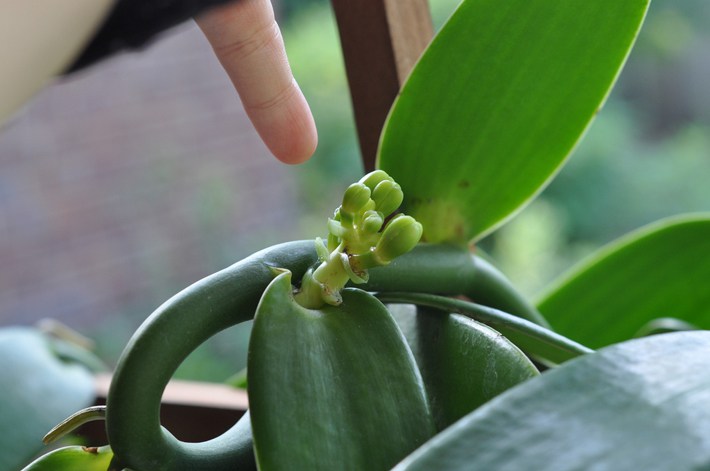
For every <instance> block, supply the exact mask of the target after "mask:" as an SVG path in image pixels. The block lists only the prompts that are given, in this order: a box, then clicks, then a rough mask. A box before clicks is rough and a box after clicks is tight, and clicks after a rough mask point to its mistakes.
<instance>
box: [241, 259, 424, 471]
mask: <svg viewBox="0 0 710 471" xmlns="http://www.w3.org/2000/svg"><path fill="white" fill-rule="evenodd" d="M291 289H292V288H291V274H290V273H283V274H281V275H279V276H278V277H277V278H275V279H274V281H273V282H272V283H271V284H270V285H269V287H268V288H267V289H266V291H265V292H264V295H263V296H262V299H261V302H260V304H259V308H258V309H257V312H256V316H255V319H254V329H253V331H252V336H251V340H250V345H249V364H248V369H247V371H248V384H249V397H250V410H251V415H252V427H253V431H254V449H255V452H256V457H257V463H258V465H259V469H261V470H264V471H269V470H282V469H304V470H305V469H352V470H359V469H373V470H377V469H388V468H391V467H392V466H394V465H395V464H396V463H397V462H398V461H399V460H400V459H401V457H402V456H404V455H406V454H408V453H409V452H411V451H413V450H414V449H415V448H417V446H419V445H421V444H422V443H424V442H425V441H426V440H428V439H429V438H430V437H431V436H432V435H433V434H434V424H433V419H432V416H431V412H430V410H429V404H428V402H427V399H426V395H425V392H424V385H423V383H422V379H421V375H420V374H419V370H418V369H417V367H416V364H415V363H414V358H413V357H412V354H411V352H410V351H409V349H408V347H407V345H406V343H405V340H404V338H403V337H402V333H401V332H400V331H399V329H398V328H397V326H396V324H395V322H394V320H393V319H392V317H391V315H390V314H389V312H388V311H387V309H386V308H385V307H384V306H383V305H382V304H381V303H380V302H379V301H378V300H377V299H375V298H374V297H372V295H370V294H367V293H365V292H364V291H360V290H345V291H344V292H343V293H342V297H343V301H342V304H340V305H339V306H337V307H335V306H328V305H326V306H324V307H322V308H321V309H318V310H310V309H305V308H303V307H302V306H300V305H299V304H298V303H296V302H294V300H293V298H292V296H291Z"/></svg>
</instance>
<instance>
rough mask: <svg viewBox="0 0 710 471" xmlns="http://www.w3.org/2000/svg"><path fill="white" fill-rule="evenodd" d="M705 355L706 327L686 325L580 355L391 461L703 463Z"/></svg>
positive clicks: (708, 393) (568, 465)
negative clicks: (691, 328) (689, 328)
mask: <svg viewBox="0 0 710 471" xmlns="http://www.w3.org/2000/svg"><path fill="white" fill-rule="evenodd" d="M709 354H710V334H709V333H708V332H697V333H689V332H684V333H680V334H669V335H664V336H657V337H650V338H647V339H643V340H635V341H631V342H626V343H622V344H619V345H614V346H613V347H609V348H606V349H604V350H601V351H599V352H598V353H595V354H591V355H586V356H584V357H582V358H580V359H578V360H574V361H571V362H569V363H567V364H565V365H563V366H561V367H559V368H557V369H555V370H554V371H551V372H549V373H547V374H544V375H542V376H540V377H538V378H535V379H533V380H531V381H527V382H526V383H524V384H522V385H520V386H518V387H516V388H514V389H511V390H510V391H508V392H506V393H503V394H502V395H501V396H499V397H498V398H496V399H495V400H494V401H491V402H489V403H488V404H486V405H484V406H483V407H481V408H480V409H478V410H477V411H475V412H473V413H472V414H470V415H468V416H466V417H465V418H464V419H463V420H461V421H459V422H457V423H456V424H455V425H454V426H452V427H451V428H449V429H448V430H445V431H444V432H443V433H441V434H440V435H438V436H437V437H435V438H434V439H432V440H431V441H430V442H428V443H427V444H426V445H424V446H423V447H421V448H420V449H419V450H417V451H416V452H415V453H413V454H412V455H411V456H410V457H408V458H407V459H406V460H404V462H402V463H401V464H400V465H399V466H397V467H396V468H395V470H396V471H404V470H412V471H414V470H431V469H437V470H442V471H454V470H470V469H490V470H494V469H546V470H572V469H613V470H617V469H618V470H622V469H643V470H648V471H656V470H657V471H667V470H669V469H677V470H680V469H683V470H691V469H705V468H707V465H708V463H710V448H708V446H707V445H706V444H704V443H703V442H704V440H703V439H700V438H699V436H701V435H704V434H703V431H707V430H708V429H710V414H708V412H707V410H706V409H705V408H704V407H702V406H701V404H704V403H706V402H707V401H708V399H710V376H709V375H708V372H707V371H708V370H707V368H706V363H707V362H706V359H707V357H708V355H709ZM679 378H682V380H680V381H679Z"/></svg>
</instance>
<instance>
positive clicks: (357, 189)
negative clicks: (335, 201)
mask: <svg viewBox="0 0 710 471" xmlns="http://www.w3.org/2000/svg"><path fill="white" fill-rule="evenodd" d="M370 193H371V191H370V189H369V188H368V187H367V186H365V185H363V184H362V183H353V184H352V185H350V186H349V187H348V189H347V190H345V194H344V195H343V204H342V206H341V207H340V212H341V217H342V216H349V217H350V218H352V217H353V216H354V215H355V214H357V213H359V212H360V210H362V208H363V207H364V206H365V205H366V204H367V203H368V202H369V201H370Z"/></svg>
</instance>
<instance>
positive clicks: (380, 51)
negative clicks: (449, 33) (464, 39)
mask: <svg viewBox="0 0 710 471" xmlns="http://www.w3.org/2000/svg"><path fill="white" fill-rule="evenodd" d="M332 4H333V10H334V12H335V18H336V20H337V23H338V29H339V31H340V42H341V47H342V49H343V56H344V59H345V69H346V72H347V76H348V83H349V86H350V95H351V98H352V103H353V110H354V113H355V124H356V126H357V131H358V139H359V141H360V151H361V154H362V160H363V164H364V167H365V171H366V172H369V171H371V170H373V169H374V168H375V158H376V155H377V146H378V143H379V137H380V131H381V130H382V126H383V124H384V122H385V119H386V118H387V114H388V112H389V109H390V106H391V105H392V102H393V101H394V99H395V98H396V97H397V93H398V92H399V89H400V87H401V85H402V83H404V80H405V79H406V78H407V75H409V72H410V71H411V69H412V66H413V65H414V64H415V62H416V61H417V59H418V58H419V56H420V55H421V53H422V51H423V50H424V48H425V47H426V46H427V45H428V44H429V42H430V41H431V38H432V36H433V34H434V32H433V27H432V22H431V13H430V11H429V3H428V1H427V0H332Z"/></svg>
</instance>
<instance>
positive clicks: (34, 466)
mask: <svg viewBox="0 0 710 471" xmlns="http://www.w3.org/2000/svg"><path fill="white" fill-rule="evenodd" d="M112 458H113V453H111V448H110V447H108V446H103V447H100V448H87V447H83V446H70V447H65V448H60V449H58V450H54V451H53V452H51V453H47V454H46V455H44V456H42V457H40V458H38V459H37V460H35V461H33V462H32V463H31V464H30V465H28V466H27V467H26V468H24V469H23V470H22V471H106V470H107V469H108V466H109V464H110V463H111V459H112Z"/></svg>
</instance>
